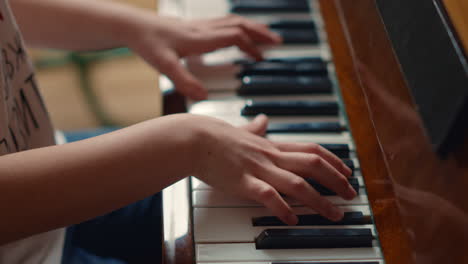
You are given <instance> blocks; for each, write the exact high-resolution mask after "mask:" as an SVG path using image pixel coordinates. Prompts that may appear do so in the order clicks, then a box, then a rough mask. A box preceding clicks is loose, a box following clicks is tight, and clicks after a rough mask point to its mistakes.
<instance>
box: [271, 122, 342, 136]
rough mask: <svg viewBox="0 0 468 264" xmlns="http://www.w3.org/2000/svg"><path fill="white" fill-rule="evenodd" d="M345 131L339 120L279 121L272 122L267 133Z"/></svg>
mask: <svg viewBox="0 0 468 264" xmlns="http://www.w3.org/2000/svg"><path fill="white" fill-rule="evenodd" d="M342 131H344V128H343V126H342V125H341V124H340V123H339V122H313V123H278V124H270V125H269V126H268V128H267V133H324V132H328V133H340V132H342Z"/></svg>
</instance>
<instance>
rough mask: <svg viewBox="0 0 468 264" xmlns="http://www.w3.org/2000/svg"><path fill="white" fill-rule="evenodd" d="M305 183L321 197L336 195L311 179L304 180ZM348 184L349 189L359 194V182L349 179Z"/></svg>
mask: <svg viewBox="0 0 468 264" xmlns="http://www.w3.org/2000/svg"><path fill="white" fill-rule="evenodd" d="M305 180H306V182H307V183H309V184H310V185H311V186H312V187H313V188H314V189H315V190H316V191H317V192H318V193H320V194H321V195H323V196H335V195H336V193H335V192H334V191H332V190H330V189H329V188H327V187H325V186H323V185H322V184H320V183H318V182H317V181H316V180H314V179H311V178H306V179H305ZM348 181H349V184H350V185H351V187H352V188H353V189H354V191H356V193H357V194H359V191H360V190H359V188H360V186H359V181H358V179H356V178H354V177H353V178H349V179H348Z"/></svg>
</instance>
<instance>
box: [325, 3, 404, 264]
mask: <svg viewBox="0 0 468 264" xmlns="http://www.w3.org/2000/svg"><path fill="white" fill-rule="evenodd" d="M344 2H345V3H341V1H329V0H322V1H321V2H320V6H321V11H322V15H323V18H324V21H325V24H326V30H327V35H328V38H329V45H330V48H331V50H332V54H333V62H334V64H335V69H336V71H337V77H338V79H339V85H340V91H341V95H342V97H343V101H344V104H345V107H346V113H347V116H348V118H349V121H350V129H351V132H352V135H353V138H354V141H355V144H356V148H357V152H358V156H359V160H360V163H361V169H362V172H363V176H364V179H365V183H366V189H367V193H368V197H369V202H370V204H371V207H372V211H373V213H374V222H375V224H376V227H377V230H378V232H379V239H380V243H381V247H382V250H383V253H384V257H385V260H386V261H387V263H389V264H391V263H395V264H396V263H411V261H410V251H409V248H410V247H409V242H408V238H407V235H406V233H405V232H404V230H403V225H402V223H401V217H400V214H399V212H398V208H397V200H396V198H395V194H394V192H393V186H392V184H391V182H390V181H389V175H388V173H387V171H386V167H385V162H384V159H383V155H382V152H381V149H380V147H379V144H378V139H377V137H376V133H375V130H374V128H373V126H372V119H371V111H372V109H369V108H368V107H367V103H366V98H365V95H364V91H363V88H362V87H361V82H360V78H359V75H358V72H357V69H356V65H355V63H354V60H353V50H352V48H353V46H352V43H350V42H349V41H350V40H349V39H347V37H346V34H353V32H352V31H351V30H353V29H354V28H359V27H360V26H361V25H359V24H357V21H356V22H353V19H351V18H350V17H349V14H348V15H347V16H346V15H345V14H343V12H350V13H353V12H355V11H356V10H350V6H349V4H351V3H346V1H344ZM360 7H361V8H362V7H364V6H363V5H361V6H360ZM343 9H344V10H343ZM368 9H369V8H366V9H364V10H363V11H369V10H368ZM354 14H356V13H354ZM366 19H367V20H369V23H376V21H377V22H378V17H376V13H375V12H374V14H369V15H366ZM373 26H375V24H374V25H373ZM344 30H346V31H344ZM386 47H387V48H390V49H391V47H389V46H388V43H386ZM383 59H384V60H387V58H383Z"/></svg>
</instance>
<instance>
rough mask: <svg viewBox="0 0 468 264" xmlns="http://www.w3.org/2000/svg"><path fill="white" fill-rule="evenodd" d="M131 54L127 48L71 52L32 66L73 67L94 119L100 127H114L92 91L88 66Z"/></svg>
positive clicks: (39, 60)
mask: <svg viewBox="0 0 468 264" xmlns="http://www.w3.org/2000/svg"><path fill="white" fill-rule="evenodd" d="M131 55H132V52H131V51H130V50H129V49H127V48H119V49H112V50H106V51H99V52H71V53H66V55H65V56H62V57H59V58H47V57H46V58H43V59H42V58H41V59H37V60H36V61H35V62H34V64H35V66H36V68H37V69H48V68H55V67H62V66H65V65H70V64H71V65H74V66H76V67H77V69H78V74H79V80H80V88H81V91H82V92H83V95H84V97H85V101H86V103H87V104H88V106H89V108H90V110H91V112H92V113H93V114H94V116H95V117H96V119H97V120H98V122H99V125H101V126H116V125H117V124H116V122H114V121H113V120H112V118H111V116H110V115H109V114H107V113H106V111H105V110H104V107H103V106H102V104H101V102H100V101H99V98H98V96H97V95H96V93H95V90H94V89H93V85H92V83H91V81H90V78H89V75H90V67H89V66H90V65H91V64H92V63H95V62H98V61H103V60H110V59H114V58H121V57H127V56H131Z"/></svg>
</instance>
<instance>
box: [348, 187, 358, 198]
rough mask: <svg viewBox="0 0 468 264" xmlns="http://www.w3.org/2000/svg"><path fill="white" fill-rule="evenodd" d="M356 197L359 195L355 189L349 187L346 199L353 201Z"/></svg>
mask: <svg viewBox="0 0 468 264" xmlns="http://www.w3.org/2000/svg"><path fill="white" fill-rule="evenodd" d="M356 195H357V192H356V190H354V188H353V187H352V186H348V189H347V190H346V198H347V199H348V200H351V199H353V198H354V197H356Z"/></svg>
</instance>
